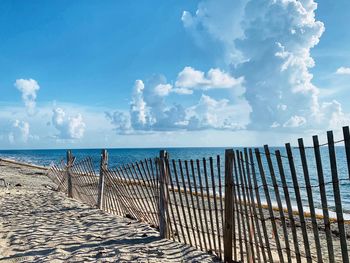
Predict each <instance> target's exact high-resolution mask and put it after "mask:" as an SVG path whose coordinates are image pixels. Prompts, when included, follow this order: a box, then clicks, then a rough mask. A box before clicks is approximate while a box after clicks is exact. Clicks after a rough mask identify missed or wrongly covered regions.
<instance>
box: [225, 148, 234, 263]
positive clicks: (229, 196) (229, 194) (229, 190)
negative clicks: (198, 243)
mask: <svg viewBox="0 0 350 263" xmlns="http://www.w3.org/2000/svg"><path fill="white" fill-rule="evenodd" d="M232 175H233V149H226V150H225V222H224V225H225V227H224V262H232V234H233V180H232Z"/></svg>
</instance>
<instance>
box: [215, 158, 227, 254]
mask: <svg viewBox="0 0 350 263" xmlns="http://www.w3.org/2000/svg"><path fill="white" fill-rule="evenodd" d="M220 165H221V164H220V155H217V156H216V168H217V172H218V178H219V197H220V215H221V226H222V229H224V227H225V225H224V207H223V204H222V203H223V198H222V193H223V189H222V181H221V169H220ZM221 258H223V256H221Z"/></svg>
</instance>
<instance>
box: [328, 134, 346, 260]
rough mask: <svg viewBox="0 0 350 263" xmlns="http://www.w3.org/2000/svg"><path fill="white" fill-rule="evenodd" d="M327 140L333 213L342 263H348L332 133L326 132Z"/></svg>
mask: <svg viewBox="0 0 350 263" xmlns="http://www.w3.org/2000/svg"><path fill="white" fill-rule="evenodd" d="M327 140H328V151H329V161H330V164H331V173H332V182H333V191H334V202H335V211H336V214H337V222H338V230H339V237H340V246H341V252H342V258H343V263H349V254H348V247H347V244H346V243H347V242H346V238H347V237H346V232H345V227H344V216H343V208H342V203H341V196H340V188H339V179H338V171H337V161H336V156H335V148H334V139H333V132H332V131H328V132H327Z"/></svg>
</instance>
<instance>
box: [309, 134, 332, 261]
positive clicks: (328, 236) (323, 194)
mask: <svg viewBox="0 0 350 263" xmlns="http://www.w3.org/2000/svg"><path fill="white" fill-rule="evenodd" d="M312 139H313V144H314V153H315V161H316V169H317V176H318V183H319V188H320V195H321V202H322V213H323V222H324V227H325V232H326V240H327V248H328V260H329V262H330V263H334V262H335V260H334V249H333V242H332V231H331V225H330V221H329V213H328V204H327V194H326V188H325V184H324V183H325V182H324V175H323V168H322V159H321V153H320V144H319V142H318V137H317V135H315V136H313V137H312Z"/></svg>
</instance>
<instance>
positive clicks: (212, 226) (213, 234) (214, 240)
mask: <svg viewBox="0 0 350 263" xmlns="http://www.w3.org/2000/svg"><path fill="white" fill-rule="evenodd" d="M203 170H204V178H205V188H206V190H207V200H208V210H209V220H210V226H211V233H212V237H211V240H212V241H213V246H211V248H210V249H211V250H212V251H215V252H216V251H217V248H216V238H215V231H214V222H213V213H212V212H213V210H212V209H211V200H210V192H209V180H208V171H207V160H206V159H205V158H203ZM208 225H209V224H208ZM208 233H210V231H209V227H208Z"/></svg>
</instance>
